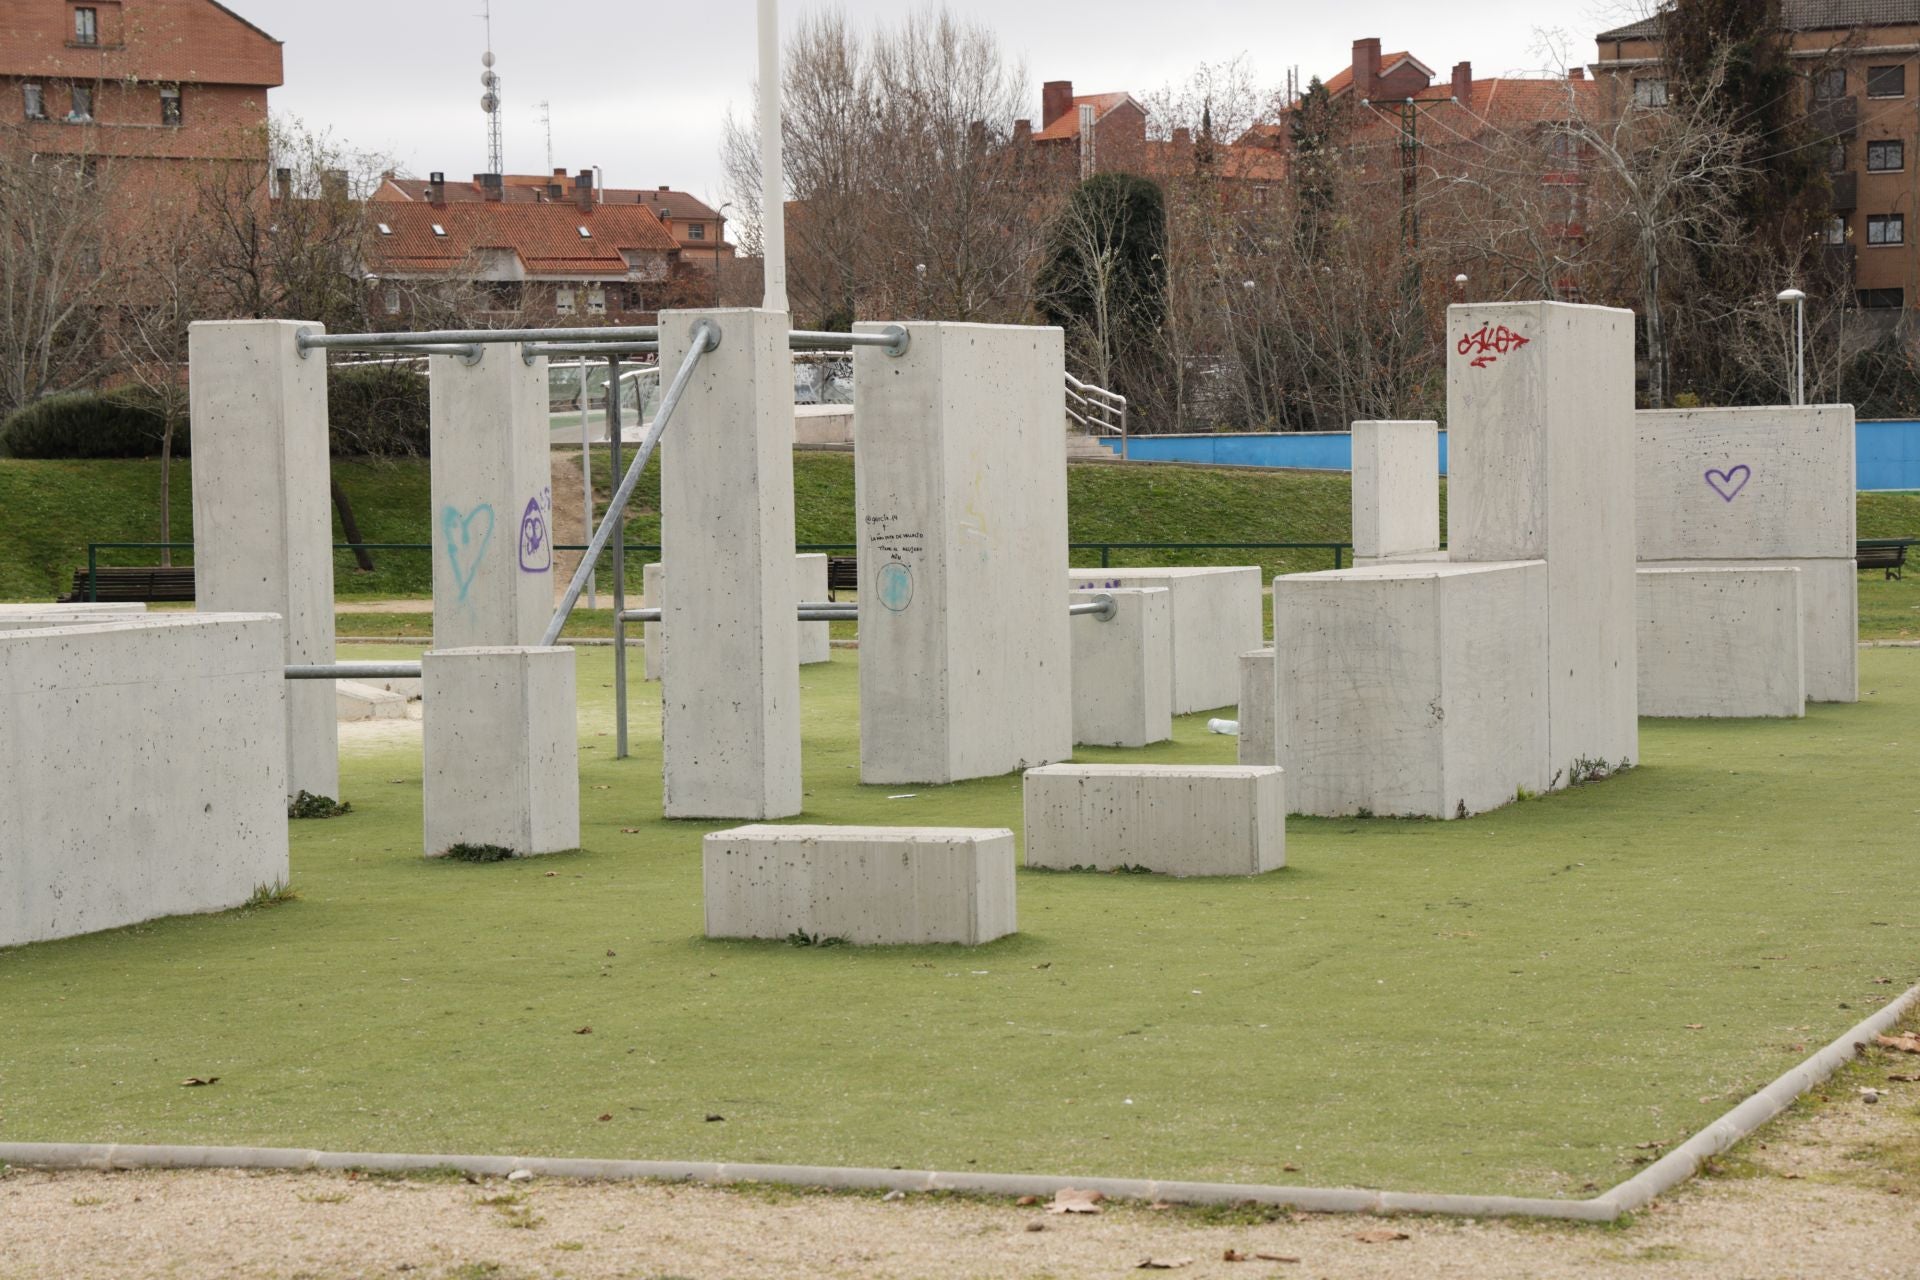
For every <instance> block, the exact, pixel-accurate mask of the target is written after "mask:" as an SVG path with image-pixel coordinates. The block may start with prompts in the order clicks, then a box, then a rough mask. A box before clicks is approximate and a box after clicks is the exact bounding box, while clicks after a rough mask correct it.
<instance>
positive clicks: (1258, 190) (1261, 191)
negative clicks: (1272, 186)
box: [1253, 187, 1267, 204]
mask: <svg viewBox="0 0 1920 1280" xmlns="http://www.w3.org/2000/svg"><path fill="white" fill-rule="evenodd" d="M1253 202H1254V203H1255V204H1265V203H1266V202H1267V189H1266V188H1265V187H1255V188H1254V189H1253Z"/></svg>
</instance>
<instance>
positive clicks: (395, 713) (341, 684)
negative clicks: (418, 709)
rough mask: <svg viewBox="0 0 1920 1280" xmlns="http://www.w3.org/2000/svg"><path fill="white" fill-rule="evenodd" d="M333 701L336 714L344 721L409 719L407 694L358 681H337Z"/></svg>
mask: <svg viewBox="0 0 1920 1280" xmlns="http://www.w3.org/2000/svg"><path fill="white" fill-rule="evenodd" d="M333 699H334V706H335V708H336V710H335V714H336V715H337V716H338V718H339V719H342V720H405V719H406V718H407V703H408V701H409V699H408V698H407V696H406V695H405V694H401V693H395V692H393V691H392V690H390V689H381V688H378V687H376V686H374V685H370V684H362V683H361V682H360V681H358V680H335V681H334V682H333Z"/></svg>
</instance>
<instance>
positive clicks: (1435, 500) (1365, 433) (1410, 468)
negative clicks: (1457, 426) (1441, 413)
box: [1353, 422, 1440, 562]
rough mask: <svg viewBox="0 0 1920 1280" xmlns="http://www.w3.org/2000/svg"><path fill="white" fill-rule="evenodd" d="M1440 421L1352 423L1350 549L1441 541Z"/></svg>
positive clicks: (1389, 552) (1430, 546)
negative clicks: (1351, 541)
mask: <svg viewBox="0 0 1920 1280" xmlns="http://www.w3.org/2000/svg"><path fill="white" fill-rule="evenodd" d="M1439 475H1440V424H1439V423H1437V422H1356V423H1354V424H1353V554H1354V556H1355V559H1356V562H1357V561H1358V559H1359V558H1360V557H1369V558H1377V557H1382V556H1402V555H1421V554H1425V553H1428V552H1432V551H1435V550H1437V549H1438V548H1439V546H1440V480H1439Z"/></svg>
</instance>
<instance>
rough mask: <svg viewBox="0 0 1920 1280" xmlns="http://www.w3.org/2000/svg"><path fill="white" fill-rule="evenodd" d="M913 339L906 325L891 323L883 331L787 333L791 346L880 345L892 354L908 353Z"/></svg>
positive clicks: (840, 346)
mask: <svg viewBox="0 0 1920 1280" xmlns="http://www.w3.org/2000/svg"><path fill="white" fill-rule="evenodd" d="M909 341H911V339H910V338H909V337H908V334H907V330H906V327H905V326H904V325H897V324H896V325H891V326H889V327H888V328H887V329H886V330H885V331H883V332H881V333H826V332H822V331H821V330H818V329H795V330H793V331H792V332H791V333H789V334H788V335H787V343H788V345H790V346H794V347H800V348H807V347H827V348H842V347H880V348H882V349H883V350H885V351H886V353H887V354H888V355H890V356H903V355H905V354H907V344H908V342H909Z"/></svg>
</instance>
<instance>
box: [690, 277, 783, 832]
mask: <svg viewBox="0 0 1920 1280" xmlns="http://www.w3.org/2000/svg"><path fill="white" fill-rule="evenodd" d="M702 320H710V321H712V322H713V323H715V324H716V325H718V326H719V329H720V332H721V337H720V345H719V346H718V347H717V348H715V349H714V350H712V351H709V352H707V353H706V355H705V356H703V357H702V358H701V360H700V362H699V364H698V366H697V367H696V368H695V370H694V373H693V376H692V379H691V380H690V381H689V382H688V383H687V389H686V395H685V397H684V398H683V399H682V400H681V401H680V407H679V409H678V410H677V411H676V412H675V415H674V418H673V420H672V421H671V422H670V423H669V425H668V426H667V428H666V436H665V437H663V441H662V450H663V456H664V463H663V466H664V470H663V471H662V474H661V486H660V491H661V502H660V540H661V543H662V546H663V552H662V555H661V562H662V563H664V564H669V565H673V566H675V569H674V573H675V578H674V581H675V582H676V583H678V584H679V585H678V586H677V587H675V588H674V589H672V590H670V591H668V593H667V598H666V600H665V602H664V605H663V607H664V609H665V610H666V613H665V620H666V627H667V630H668V631H669V632H670V633H671V634H672V636H673V640H672V642H671V644H672V650H673V658H672V661H671V662H669V663H668V664H667V666H666V669H665V671H664V672H663V673H662V675H663V678H662V681H661V695H660V701H661V747H662V754H663V755H664V758H665V767H664V770H663V772H664V775H665V784H666V785H665V793H666V814H667V816H668V817H669V818H754V819H758V818H782V817H788V816H790V815H792V814H796V813H798V812H800V673H799V668H798V666H797V665H796V659H797V656H798V654H799V646H800V631H799V628H800V624H799V620H798V619H797V618H796V616H795V613H794V608H793V590H794V565H793V556H794V551H793V373H792V358H791V354H790V352H789V350H788V346H787V330H788V322H787V314H786V313H785V312H784V311H761V310H745V309H741V310H726V311H703V312H694V311H667V312H662V313H661V315H660V367H661V368H662V369H678V368H679V367H680V364H681V363H682V361H683V360H684V359H685V357H686V353H687V352H688V350H689V349H690V348H691V346H692V343H693V334H694V330H695V327H696V326H697V325H698V324H699V323H700V321H702Z"/></svg>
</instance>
